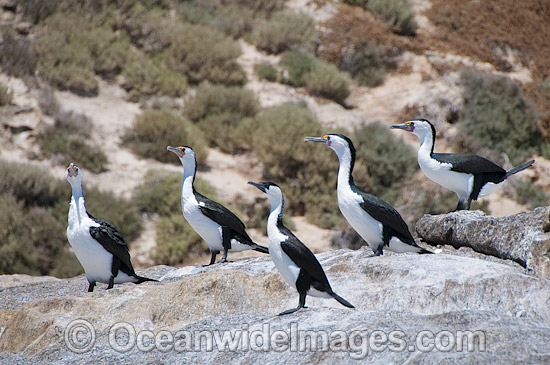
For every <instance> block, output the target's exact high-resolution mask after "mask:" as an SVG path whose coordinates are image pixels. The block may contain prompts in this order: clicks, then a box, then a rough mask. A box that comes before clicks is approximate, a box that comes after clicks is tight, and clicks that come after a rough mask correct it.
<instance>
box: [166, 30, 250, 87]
mask: <svg viewBox="0 0 550 365" xmlns="http://www.w3.org/2000/svg"><path fill="white" fill-rule="evenodd" d="M172 38H173V39H172V45H171V47H169V48H168V49H167V50H166V53H165V62H166V65H167V67H168V68H169V69H171V70H173V71H176V72H180V73H182V74H184V75H185V76H186V77H187V79H188V81H189V82H190V83H191V84H198V83H200V82H201V81H209V82H212V83H215V84H224V85H242V84H244V83H245V82H246V75H245V73H244V71H243V69H242V68H241V66H240V65H239V64H238V63H237V61H236V59H237V57H239V55H240V54H241V49H240V46H239V44H238V43H237V42H236V41H234V40H233V39H231V38H228V37H226V36H225V35H224V34H223V33H221V32H220V31H217V30H215V29H212V28H208V27H205V26H203V25H184V26H183V27H182V28H181V29H178V31H177V32H174V34H173V36H172Z"/></svg>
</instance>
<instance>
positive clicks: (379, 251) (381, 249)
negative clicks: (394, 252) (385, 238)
mask: <svg viewBox="0 0 550 365" xmlns="http://www.w3.org/2000/svg"><path fill="white" fill-rule="evenodd" d="M373 251H374V253H373V254H372V255H370V256H368V257H376V256H382V255H383V254H384V243H380V244H379V245H378V247H377V248H376V250H373Z"/></svg>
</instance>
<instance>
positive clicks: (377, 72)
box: [340, 43, 386, 87]
mask: <svg viewBox="0 0 550 365" xmlns="http://www.w3.org/2000/svg"><path fill="white" fill-rule="evenodd" d="M340 68H341V69H342V70H344V71H348V72H349V73H350V74H351V75H352V76H353V77H354V78H355V79H356V80H357V81H358V82H359V84H360V85H364V86H369V87H375V86H379V85H381V84H382V83H383V82H384V77H385V75H386V66H385V61H384V51H383V50H382V48H381V47H379V46H377V45H375V44H371V43H365V44H363V45H361V46H359V47H358V48H357V49H355V50H354V51H353V52H352V54H351V55H350V56H349V57H345V58H344V60H343V62H342V65H341V66H340Z"/></svg>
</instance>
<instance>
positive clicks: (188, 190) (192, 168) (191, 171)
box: [181, 162, 196, 202]
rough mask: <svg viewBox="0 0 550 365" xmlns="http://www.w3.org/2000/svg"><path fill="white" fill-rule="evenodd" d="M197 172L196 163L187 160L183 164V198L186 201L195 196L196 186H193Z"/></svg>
mask: <svg viewBox="0 0 550 365" xmlns="http://www.w3.org/2000/svg"><path fill="white" fill-rule="evenodd" d="M195 174H196V164H195V163H191V162H185V163H184V165H183V181H182V183H181V199H182V201H184V202H185V201H187V200H189V199H192V198H194V196H195V188H194V187H193V183H194V181H195Z"/></svg>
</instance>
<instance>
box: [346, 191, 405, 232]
mask: <svg viewBox="0 0 550 365" xmlns="http://www.w3.org/2000/svg"><path fill="white" fill-rule="evenodd" d="M353 188H354V189H353V190H354V192H355V193H357V194H359V195H361V197H362V198H363V202H362V203H361V204H360V205H361V208H363V210H364V211H365V212H367V213H369V215H370V216H371V217H373V218H374V219H376V220H377V221H379V222H382V224H383V225H385V226H388V227H390V228H391V229H393V230H394V231H395V232H397V233H398V234H400V235H401V236H403V237H404V238H407V239H410V240H412V241H413V242H414V238H413V236H412V235H411V232H410V231H409V227H408V226H407V223H405V221H404V220H403V217H401V215H400V214H399V212H398V211H397V210H395V208H394V207H392V206H391V205H389V204H388V203H386V202H385V201H383V200H382V199H380V198H377V197H375V196H373V195H370V194H367V193H365V192H364V191H362V190H360V189H358V188H357V187H355V186H354V187H353Z"/></svg>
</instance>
